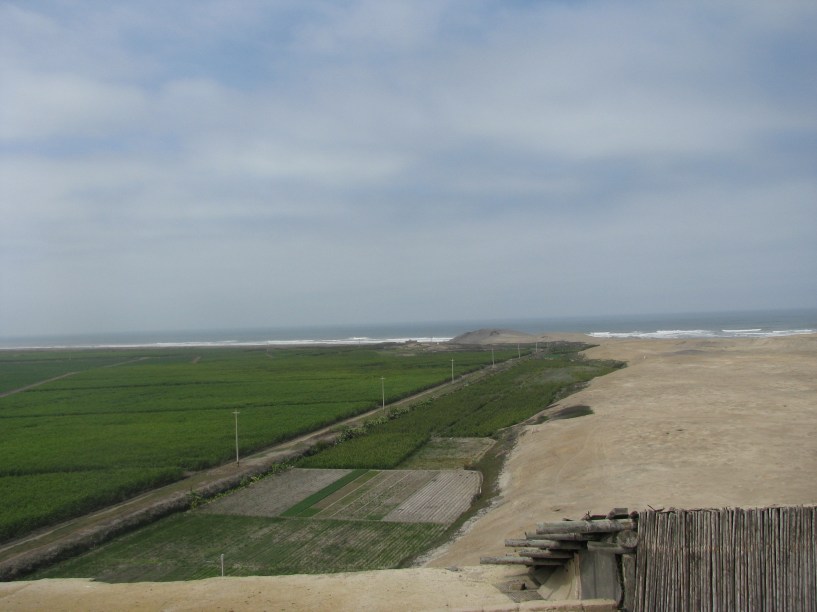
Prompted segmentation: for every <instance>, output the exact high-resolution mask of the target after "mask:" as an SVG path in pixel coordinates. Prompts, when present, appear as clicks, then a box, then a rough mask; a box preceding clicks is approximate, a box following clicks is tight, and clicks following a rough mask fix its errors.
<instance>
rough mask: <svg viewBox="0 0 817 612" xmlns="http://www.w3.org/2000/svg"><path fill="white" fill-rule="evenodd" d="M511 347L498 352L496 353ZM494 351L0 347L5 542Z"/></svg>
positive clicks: (432, 379)
mask: <svg viewBox="0 0 817 612" xmlns="http://www.w3.org/2000/svg"><path fill="white" fill-rule="evenodd" d="M516 354H517V351H516V350H515V349H514V350H504V351H497V352H496V355H495V357H496V359H497V360H498V361H502V360H505V359H508V358H510V357H515V356H516ZM451 359H454V365H455V374H457V375H461V374H463V373H466V372H469V371H472V370H474V369H477V368H480V367H483V366H485V365H487V364H489V363H491V353H490V352H487V351H456V352H443V351H441V352H422V351H418V352H416V353H407V352H406V351H405V350H401V349H388V350H386V349H375V348H358V347H336V348H312V349H269V350H268V349H252V350H249V349H224V348H220V349H186V350H181V349H164V350H156V349H151V350H144V351H140V350H108V351H101V350H89V351H73V352H59V351H57V352H52V351H19V352H17V351H0V389H2V390H3V391H10V390H13V389H19V388H21V387H25V386H28V385H31V384H33V383H35V382H40V381H44V380H48V379H51V378H54V377H58V376H63V375H66V374H68V376H63V377H62V378H59V379H57V380H52V381H51V382H48V383H46V384H41V385H38V386H36V387H33V388H30V389H28V390H25V391H22V392H19V393H14V394H11V395H7V396H5V397H0V499H2V500H3V502H4V503H3V504H0V542H2V541H7V540H9V539H13V538H15V537H19V536H22V535H24V534H25V533H27V532H29V531H31V530H32V529H35V528H37V527H41V526H44V525H48V524H51V523H54V522H57V521H60V520H64V519H67V518H70V517H73V516H78V515H81V514H83V513H86V512H88V511H90V510H93V509H95V508H98V507H102V506H104V505H107V504H110V503H114V502H117V501H120V500H122V499H125V498H127V497H129V496H132V495H134V494H136V493H138V492H140V491H143V490H147V489H150V488H154V487H156V486H159V485H162V484H165V483H167V482H170V481H173V480H176V479H179V478H181V477H182V476H183V475H184V473H185V472H186V471H190V470H197V469H202V468H206V467H209V466H213V465H218V464H220V463H224V462H226V461H229V460H230V458H231V457H233V456H234V454H235V446H234V445H235V437H234V416H233V412H234V411H238V412H239V413H240V414H239V433H240V435H239V441H240V452H241V454H242V455H244V454H247V453H250V452H252V451H254V450H257V449H260V448H264V447H266V446H269V445H272V444H275V443H277V442H280V441H284V440H287V439H290V438H292V437H295V436H297V435H299V434H302V433H305V432H308V431H313V430H315V429H318V428H320V427H322V426H325V425H329V424H332V423H335V422H337V421H339V420H342V419H344V418H348V417H350V416H354V415H356V414H360V413H361V412H365V411H367V410H370V409H372V408H374V407H377V406H379V405H380V403H381V401H382V397H381V380H380V379H381V377H384V378H385V398H386V401H388V402H393V401H395V400H398V399H400V398H402V397H405V396H408V395H410V394H412V393H416V392H418V391H420V390H423V389H426V388H429V387H433V386H435V385H438V384H440V383H442V382H445V381H446V380H449V379H450V376H451Z"/></svg>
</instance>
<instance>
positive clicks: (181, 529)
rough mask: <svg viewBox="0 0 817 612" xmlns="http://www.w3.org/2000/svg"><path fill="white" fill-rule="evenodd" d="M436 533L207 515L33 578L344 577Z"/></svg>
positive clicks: (172, 520)
mask: <svg viewBox="0 0 817 612" xmlns="http://www.w3.org/2000/svg"><path fill="white" fill-rule="evenodd" d="M444 530H445V526H444V525H439V524H435V523H387V522H382V521H337V520H314V519H297V518H290V519H286V518H263V517H254V516H237V515H215V514H205V513H202V512H196V511H192V512H187V513H184V514H178V515H175V516H172V517H169V518H167V519H164V520H161V521H159V522H157V523H154V524H153V525H150V526H148V527H146V528H144V529H141V530H139V531H136V532H134V533H131V534H128V535H126V536H123V537H121V538H119V539H117V540H116V541H114V542H111V543H110V544H108V545H106V546H103V547H101V548H98V549H96V550H93V551H91V552H89V553H86V554H84V555H81V556H79V557H76V558H74V559H71V560H68V561H65V562H63V563H61V564H59V565H57V566H55V567H53V568H51V569H49V570H46V571H42V572H39V573H38V574H37V575H35V576H34V577H35V578H68V577H76V576H92V577H94V578H95V579H96V580H102V581H106V582H143V581H169V580H194V579H200V578H210V577H213V576H219V575H221V568H220V555H222V554H224V570H225V571H224V573H225V575H227V576H267V575H277V574H300V573H318V572H319V573H325V572H327V573H328V572H346V571H360V570H370V569H387V568H392V567H397V566H399V565H401V564H402V563H404V562H405V561H406V560H408V559H411V558H413V557H414V556H416V555H417V554H419V553H420V552H422V551H423V550H425V549H426V548H428V546H429V545H430V544H431V543H432V542H433V541H434V540H435V539H436V538H438V537H439V536H440V535H441V534H442V533H443V531H444Z"/></svg>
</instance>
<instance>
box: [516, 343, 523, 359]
mask: <svg viewBox="0 0 817 612" xmlns="http://www.w3.org/2000/svg"><path fill="white" fill-rule="evenodd" d="M516 356H517V357H518V358H519V359H522V349H520V348H519V344H518V343H517V345H516Z"/></svg>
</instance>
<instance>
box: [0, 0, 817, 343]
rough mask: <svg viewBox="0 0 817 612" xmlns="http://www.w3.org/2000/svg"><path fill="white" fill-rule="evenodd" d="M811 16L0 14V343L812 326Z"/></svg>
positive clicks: (69, 8)
mask: <svg viewBox="0 0 817 612" xmlns="http://www.w3.org/2000/svg"><path fill="white" fill-rule="evenodd" d="M814 32H817V4H815V3H814V2H813V1H810V0H809V1H794V0H793V1H788V0H783V1H781V2H766V1H752V0H750V1H740V2H738V1H725V2H714V3H713V2H695V1H692V2H612V1H610V2H605V1H598V2H594V1H585V2H498V1H487V0H486V1H480V0H451V1H449V0H434V1H428V2H425V1H421V0H411V1H406V2H389V1H385V2H384V1H379V2H378V1H351V0H350V1H346V2H310V1H291V2H290V1H278V2H276V1H251V0H246V1H237V2H211V1H207V0H197V1H183V0H180V1H175V2H164V1H162V2H145V1H139V2H130V1H120V2H92V1H79V2H68V1H56V0H55V1H47V0H43V1H38V2H22V1H5V2H1V1H0V91H2V105H0V214H1V215H2V223H0V335H6V336H9V335H27V334H36V333H43V334H51V333H59V332H65V333H73V332H84V331H128V330H162V329H176V328H182V329H199V328H210V327H217V328H228V327H257V326H285V325H308V324H335V323H366V322H378V323H380V322H389V321H433V320H451V319H462V318H465V319H491V318H511V317H553V316H570V315H584V314H628V313H638V312H684V311H701V310H732V309H753V308H758V309H759V308H772V307H775V308H785V307H804V306H815V305H817V280H815V279H817V239H815V236H817V104H815V100H817V62H815V59H814V58H815V57H817V37H815V36H814Z"/></svg>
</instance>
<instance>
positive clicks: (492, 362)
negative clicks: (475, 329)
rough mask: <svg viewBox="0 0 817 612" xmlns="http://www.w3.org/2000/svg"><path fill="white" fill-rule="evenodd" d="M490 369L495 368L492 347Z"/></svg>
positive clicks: (492, 348) (492, 349)
mask: <svg viewBox="0 0 817 612" xmlns="http://www.w3.org/2000/svg"><path fill="white" fill-rule="evenodd" d="M491 367H492V368H495V367H496V359H494V347H491Z"/></svg>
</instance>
